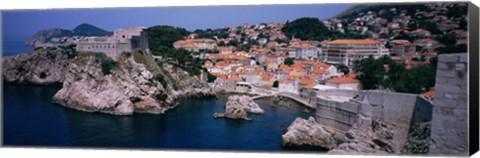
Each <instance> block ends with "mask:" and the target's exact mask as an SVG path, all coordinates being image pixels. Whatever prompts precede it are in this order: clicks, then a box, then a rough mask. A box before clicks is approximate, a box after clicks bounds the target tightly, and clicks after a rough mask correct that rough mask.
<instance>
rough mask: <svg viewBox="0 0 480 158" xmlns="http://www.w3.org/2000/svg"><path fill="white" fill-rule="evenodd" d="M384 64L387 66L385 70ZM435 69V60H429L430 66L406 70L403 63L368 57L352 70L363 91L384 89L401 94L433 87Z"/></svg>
mask: <svg viewBox="0 0 480 158" xmlns="http://www.w3.org/2000/svg"><path fill="white" fill-rule="evenodd" d="M384 64H387V65H388V68H387V69H385V67H384ZM436 67H437V59H436V58H432V59H430V64H425V65H417V66H414V67H413V68H412V69H406V68H405V65H404V64H403V63H397V62H395V61H393V60H391V59H390V58H389V57H387V56H384V57H382V58H380V59H373V57H369V58H366V59H362V60H360V61H357V62H355V67H354V70H355V72H357V74H358V79H359V80H360V82H361V84H362V86H363V89H378V88H385V89H391V90H394V91H396V92H402V93H422V92H425V91H428V90H429V88H430V87H432V86H434V85H435V75H436V69H437V68H436Z"/></svg>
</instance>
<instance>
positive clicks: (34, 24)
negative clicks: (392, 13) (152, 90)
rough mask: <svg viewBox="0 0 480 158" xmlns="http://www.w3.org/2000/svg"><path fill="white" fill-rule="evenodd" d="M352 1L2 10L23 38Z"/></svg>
mask: <svg viewBox="0 0 480 158" xmlns="http://www.w3.org/2000/svg"><path fill="white" fill-rule="evenodd" d="M350 6H351V5H350V4H316V5H305V4H303V5H261V6H208V7H205V6H203V7H158V8H110V9H98V8H96V9H75V10H73V9H64V10H11V11H3V12H2V18H3V19H2V28H3V30H2V31H3V32H2V35H3V40H4V41H8V42H24V41H26V40H27V39H28V38H30V37H31V36H32V35H33V34H35V33H36V32H37V31H39V30H42V29H49V28H63V29H69V30H72V29H73V28H75V27H76V26H78V25H79V24H81V23H90V24H93V25H95V26H97V27H100V28H103V29H105V30H108V31H112V30H114V29H117V28H128V27H132V26H146V27H149V26H154V25H172V26H176V27H183V28H186V29H187V30H189V31H193V30H195V29H206V28H221V27H223V26H238V25H242V24H243V23H244V22H247V23H249V24H257V23H262V22H285V21H287V20H290V21H292V20H294V19H297V18H300V17H316V18H320V19H327V18H330V17H332V16H334V15H336V14H337V13H340V12H341V11H343V10H345V9H347V8H348V7H350Z"/></svg>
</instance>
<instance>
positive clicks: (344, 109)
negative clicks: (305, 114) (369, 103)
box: [316, 98, 360, 132]
mask: <svg viewBox="0 0 480 158" xmlns="http://www.w3.org/2000/svg"><path fill="white" fill-rule="evenodd" d="M359 109H360V104H359V103H356V102H336V101H332V100H325V99H321V98H317V110H316V121H317V122H319V123H320V124H321V125H324V126H327V127H331V128H334V129H337V130H339V131H342V132H345V131H347V130H348V129H350V127H351V126H352V125H353V124H354V123H355V121H356V119H357V114H358V111H359Z"/></svg>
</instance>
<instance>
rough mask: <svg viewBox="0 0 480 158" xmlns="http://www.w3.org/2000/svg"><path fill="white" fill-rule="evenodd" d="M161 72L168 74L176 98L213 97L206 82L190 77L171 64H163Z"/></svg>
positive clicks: (213, 93) (212, 92)
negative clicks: (174, 87)
mask: <svg viewBox="0 0 480 158" xmlns="http://www.w3.org/2000/svg"><path fill="white" fill-rule="evenodd" d="M162 68H163V70H165V73H168V75H167V76H168V77H169V78H170V79H171V80H172V82H173V83H172V85H175V86H176V87H177V89H174V90H172V91H174V93H175V95H177V97H206V96H214V95H215V92H214V91H213V89H212V88H211V87H210V86H209V85H208V83H207V82H206V81H202V80H201V79H200V78H199V77H198V76H191V75H190V74H189V73H188V72H186V71H184V70H182V69H181V68H178V67H176V66H174V65H172V64H166V63H165V64H163V67H162Z"/></svg>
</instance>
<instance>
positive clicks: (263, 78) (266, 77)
mask: <svg viewBox="0 0 480 158" xmlns="http://www.w3.org/2000/svg"><path fill="white" fill-rule="evenodd" d="M272 78H273V77H272V76H268V75H262V81H270V80H271V79H272Z"/></svg>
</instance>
